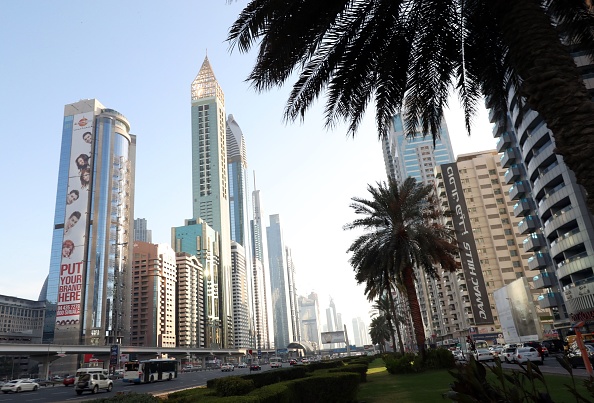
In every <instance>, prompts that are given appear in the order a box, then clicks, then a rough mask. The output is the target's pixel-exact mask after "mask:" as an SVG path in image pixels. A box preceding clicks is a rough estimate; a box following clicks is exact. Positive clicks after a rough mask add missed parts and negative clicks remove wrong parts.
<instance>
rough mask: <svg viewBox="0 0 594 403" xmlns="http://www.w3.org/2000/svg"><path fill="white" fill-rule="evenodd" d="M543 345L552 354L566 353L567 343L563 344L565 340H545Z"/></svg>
mask: <svg viewBox="0 0 594 403" xmlns="http://www.w3.org/2000/svg"><path fill="white" fill-rule="evenodd" d="M541 344H542V346H543V347H546V348H547V349H548V350H549V352H550V353H552V354H556V353H562V352H564V351H565V343H564V342H563V340H559V339H549V340H543V341H542V343H541Z"/></svg>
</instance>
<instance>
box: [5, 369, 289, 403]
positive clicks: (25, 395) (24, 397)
mask: <svg viewBox="0 0 594 403" xmlns="http://www.w3.org/2000/svg"><path fill="white" fill-rule="evenodd" d="M284 365H285V367H286V366H288V364H284ZM262 371H270V367H269V366H268V365H263V366H262ZM249 373H250V370H249V369H248V368H242V369H238V368H235V370H234V371H233V372H221V371H220V370H206V371H198V372H188V373H180V374H179V377H178V378H177V379H174V380H172V381H163V382H155V383H152V384H142V385H131V384H128V383H124V382H123V381H121V380H116V381H114V387H113V391H111V392H106V391H100V392H99V393H98V394H96V395H93V394H89V393H88V392H85V393H84V394H83V395H82V396H78V395H77V394H76V392H75V391H74V388H73V387H72V386H68V387H65V386H63V385H56V386H55V387H51V386H48V387H42V388H40V389H39V390H37V391H35V392H21V393H19V394H15V393H9V394H3V393H1V394H0V403H9V402H10V403H12V402H17V403H50V402H51V403H57V402H83V401H88V400H94V399H100V398H108V397H110V396H115V395H116V394H117V393H130V392H134V393H152V394H160V393H168V392H169V393H171V392H174V391H176V390H182V389H187V388H193V387H197V386H205V385H206V381H208V380H209V379H214V378H220V377H223V376H231V375H246V374H249Z"/></svg>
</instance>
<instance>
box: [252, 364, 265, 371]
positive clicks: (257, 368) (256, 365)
mask: <svg viewBox="0 0 594 403" xmlns="http://www.w3.org/2000/svg"><path fill="white" fill-rule="evenodd" d="M261 369H262V367H261V366H259V365H258V364H252V365H250V371H260V370H261Z"/></svg>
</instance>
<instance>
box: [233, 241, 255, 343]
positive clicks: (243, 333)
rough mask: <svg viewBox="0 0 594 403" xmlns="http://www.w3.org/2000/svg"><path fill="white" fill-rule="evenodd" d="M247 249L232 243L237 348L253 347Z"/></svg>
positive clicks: (234, 323)
mask: <svg viewBox="0 0 594 403" xmlns="http://www.w3.org/2000/svg"><path fill="white" fill-rule="evenodd" d="M245 255H246V253H245V249H244V247H243V246H241V244H239V243H238V242H235V241H231V259H232V267H233V275H232V283H233V333H234V335H235V340H234V342H235V348H249V347H253V345H252V344H251V343H252V340H253V339H252V328H251V323H252V321H251V318H250V305H249V301H250V298H249V296H248V280H249V278H248V270H247V261H246V257H245Z"/></svg>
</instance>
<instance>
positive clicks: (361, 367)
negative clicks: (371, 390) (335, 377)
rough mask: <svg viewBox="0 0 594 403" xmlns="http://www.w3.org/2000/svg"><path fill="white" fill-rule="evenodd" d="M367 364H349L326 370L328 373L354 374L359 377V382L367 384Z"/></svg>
mask: <svg viewBox="0 0 594 403" xmlns="http://www.w3.org/2000/svg"><path fill="white" fill-rule="evenodd" d="M367 369H368V366H367V364H350V365H346V366H344V367H342V368H332V369H330V370H328V372H330V373H337V372H355V373H357V374H359V376H360V377H361V382H367Z"/></svg>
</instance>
